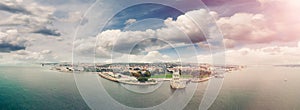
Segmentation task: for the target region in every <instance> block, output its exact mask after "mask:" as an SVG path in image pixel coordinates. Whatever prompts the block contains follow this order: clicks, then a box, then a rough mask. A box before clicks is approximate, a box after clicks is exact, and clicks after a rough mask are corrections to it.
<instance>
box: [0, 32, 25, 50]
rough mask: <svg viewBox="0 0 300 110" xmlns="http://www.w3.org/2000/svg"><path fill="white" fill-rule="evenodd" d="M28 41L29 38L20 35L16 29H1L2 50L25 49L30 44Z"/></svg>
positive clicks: (0, 41) (0, 48)
mask: <svg viewBox="0 0 300 110" xmlns="http://www.w3.org/2000/svg"><path fill="white" fill-rule="evenodd" d="M28 41H29V39H28V38H26V37H23V36H19V33H18V31H17V30H16V29H10V30H6V31H5V32H1V31H0V52H11V51H16V50H24V49H25V48H26V46H28V45H29V44H28Z"/></svg>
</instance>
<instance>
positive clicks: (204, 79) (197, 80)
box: [191, 77, 211, 83]
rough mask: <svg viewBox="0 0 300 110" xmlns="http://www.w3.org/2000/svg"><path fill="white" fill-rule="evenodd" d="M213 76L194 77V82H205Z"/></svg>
mask: <svg viewBox="0 0 300 110" xmlns="http://www.w3.org/2000/svg"><path fill="white" fill-rule="evenodd" d="M210 78H211V77H206V78H197V79H192V80H191V82H192V83H199V82H205V81H208V80H209V79H210Z"/></svg>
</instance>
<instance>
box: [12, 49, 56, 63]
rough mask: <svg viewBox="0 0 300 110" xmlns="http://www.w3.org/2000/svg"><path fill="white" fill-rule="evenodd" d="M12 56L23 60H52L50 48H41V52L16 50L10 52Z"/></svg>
mask: <svg viewBox="0 0 300 110" xmlns="http://www.w3.org/2000/svg"><path fill="white" fill-rule="evenodd" d="M12 57H13V59H14V60H17V61H25V62H47V61H53V60H54V59H53V58H54V57H53V56H52V55H51V51H50V50H43V51H41V52H32V51H27V50H18V51H15V52H12Z"/></svg>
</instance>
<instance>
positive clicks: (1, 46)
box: [0, 43, 26, 53]
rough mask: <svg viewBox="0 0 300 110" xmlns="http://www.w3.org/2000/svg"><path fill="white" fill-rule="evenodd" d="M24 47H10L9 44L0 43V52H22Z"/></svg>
mask: <svg viewBox="0 0 300 110" xmlns="http://www.w3.org/2000/svg"><path fill="white" fill-rule="evenodd" d="M25 48H26V47H25V46H19V45H12V44H9V43H2V44H0V52H6V53H8V52H11V51H17V50H24V49H25Z"/></svg>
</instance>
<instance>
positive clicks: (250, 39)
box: [0, 0, 300, 64]
mask: <svg viewBox="0 0 300 110" xmlns="http://www.w3.org/2000/svg"><path fill="white" fill-rule="evenodd" d="M299 10H300V1H299V0H202V1H199V0H164V1H159V0H149V1H147V3H145V2H144V3H143V2H142V1H140V0H122V1H119V0H26V1H25V0H24V1H23V0H2V1H0V17H1V20H0V63H1V64H10V63H12V64H14V63H37V62H71V61H73V62H90V63H93V62H100V63H110V62H174V61H176V62H208V63H211V62H213V61H216V60H223V59H225V61H226V63H227V64H299V63H300V57H299V56H300V42H299V41H300V15H299V14H297V13H298V12H299ZM217 56H223V57H217Z"/></svg>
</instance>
